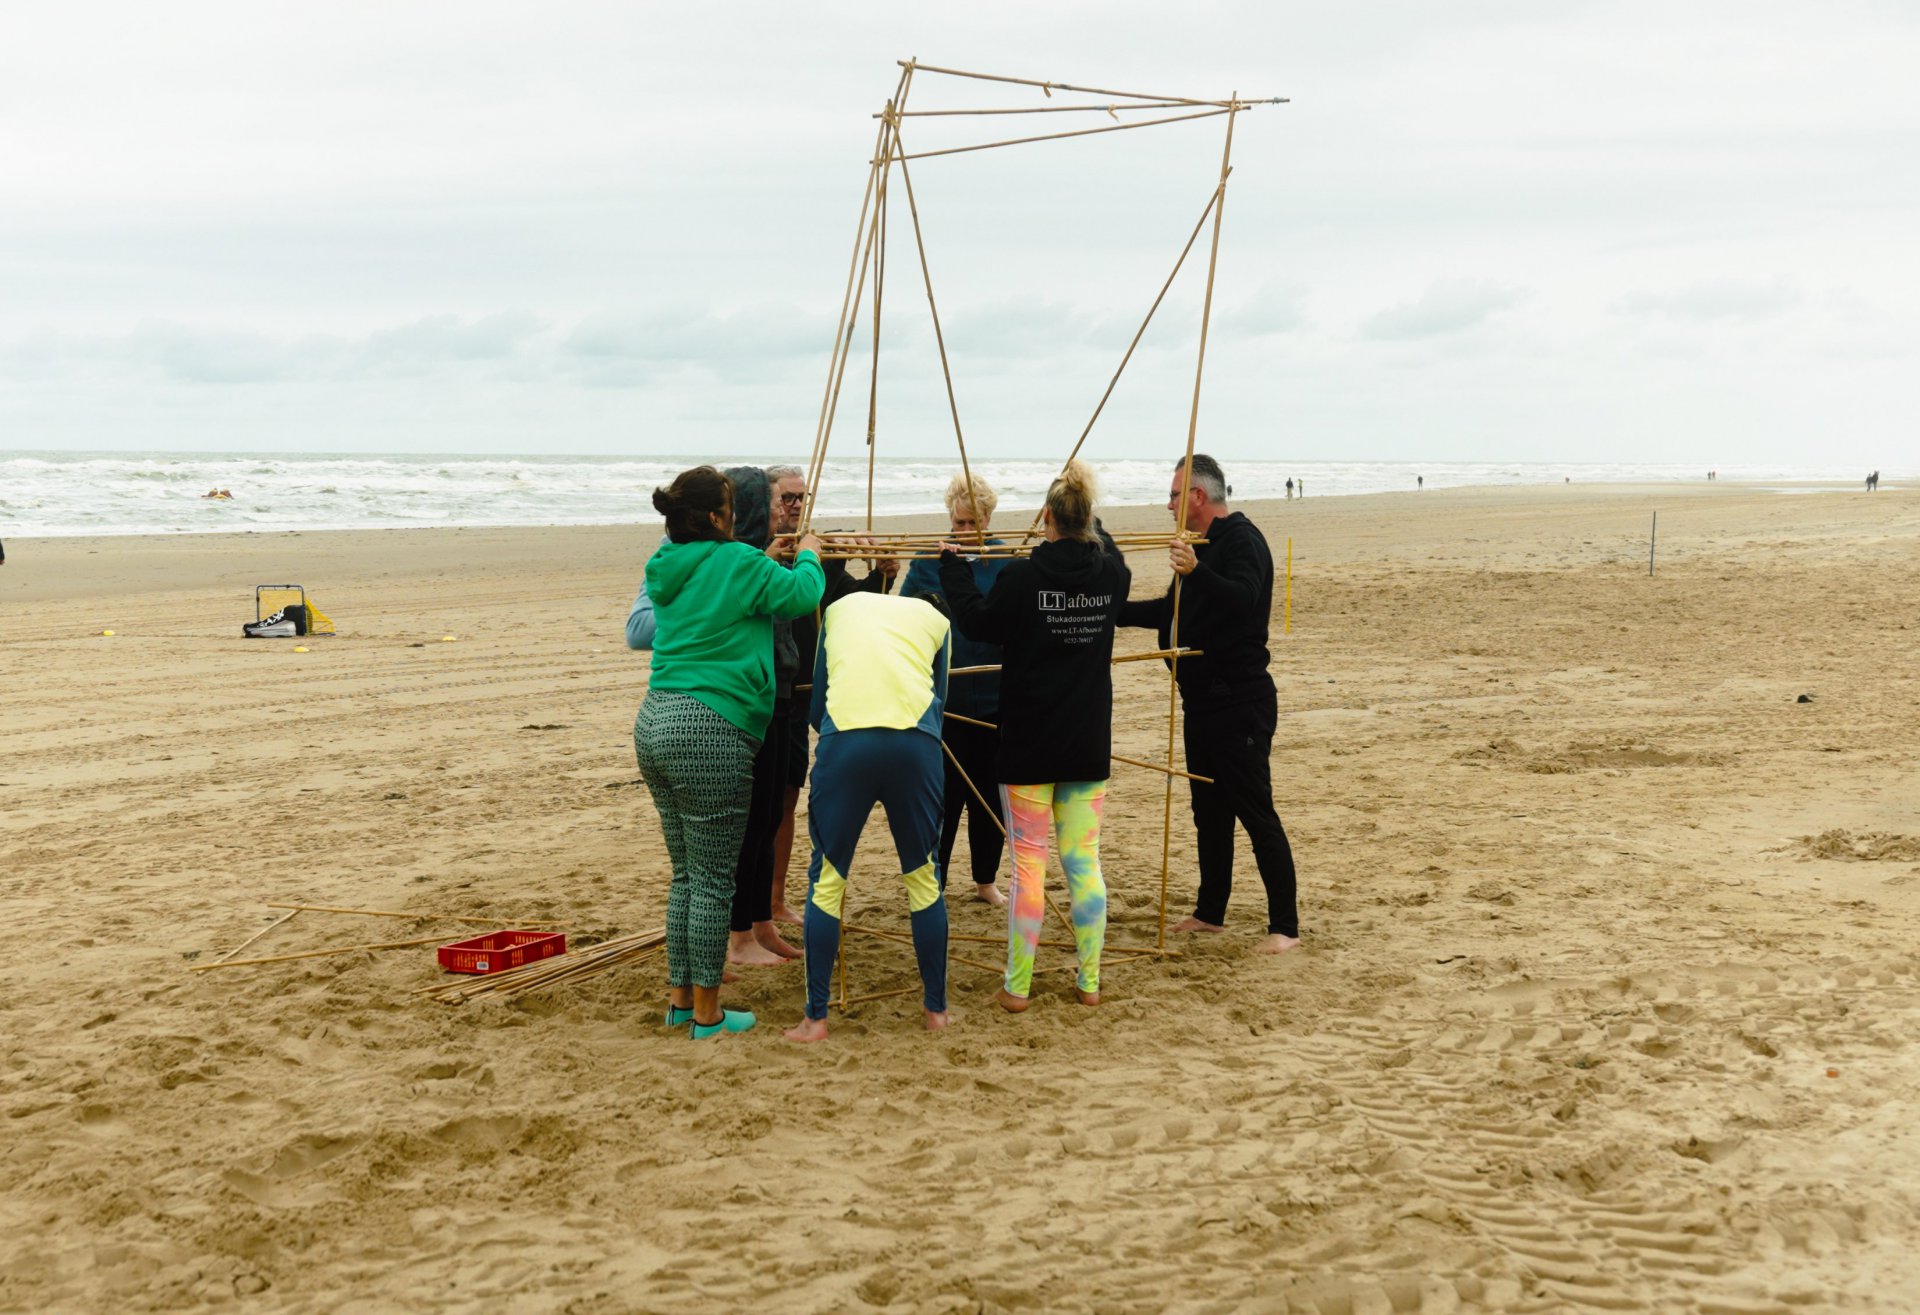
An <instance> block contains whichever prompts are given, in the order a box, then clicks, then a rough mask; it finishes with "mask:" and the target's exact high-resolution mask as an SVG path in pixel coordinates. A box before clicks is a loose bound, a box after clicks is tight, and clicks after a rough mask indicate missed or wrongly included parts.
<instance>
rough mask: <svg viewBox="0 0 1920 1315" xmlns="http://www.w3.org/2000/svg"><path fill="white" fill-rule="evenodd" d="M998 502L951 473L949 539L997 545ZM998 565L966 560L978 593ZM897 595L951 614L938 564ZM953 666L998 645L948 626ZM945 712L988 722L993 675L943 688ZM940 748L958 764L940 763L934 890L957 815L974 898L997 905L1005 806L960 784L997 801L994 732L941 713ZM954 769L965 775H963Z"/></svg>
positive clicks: (926, 566) (993, 702)
mask: <svg viewBox="0 0 1920 1315" xmlns="http://www.w3.org/2000/svg"><path fill="white" fill-rule="evenodd" d="M999 502H1000V499H999V497H998V495H996V494H995V493H994V491H993V486H992V485H991V484H989V483H987V481H985V480H984V479H981V478H980V477H979V476H978V475H975V476H974V477H973V480H972V482H971V484H969V482H968V480H967V477H966V475H965V473H964V472H960V473H956V474H955V475H954V477H953V479H952V480H951V481H950V482H949V483H948V484H947V493H946V503H947V521H948V524H949V526H950V528H951V529H952V531H953V538H954V541H955V542H957V543H959V544H960V545H961V546H962V547H977V546H978V545H979V543H980V541H981V539H982V537H985V539H986V542H988V543H990V544H997V543H1000V542H1002V541H1001V540H999V539H996V538H994V537H992V535H991V534H990V533H989V526H990V525H991V523H992V521H993V509H994V508H995V507H996V506H998V505H999ZM1006 566H1007V559H1006V558H1004V557H1002V558H986V557H982V558H980V559H979V560H977V561H974V562H972V563H969V568H970V574H971V575H972V577H973V586H974V588H975V589H976V590H977V591H978V592H980V593H981V594H988V593H991V592H992V591H993V586H994V582H995V581H997V580H998V579H999V578H1000V572H1001V571H1003V570H1005V569H1006ZM900 596H901V597H902V598H924V599H926V600H928V601H929V602H931V603H933V605H934V606H936V607H938V608H939V609H940V610H941V611H943V612H948V613H949V614H951V609H950V608H949V607H948V605H947V601H946V590H945V589H944V588H943V587H942V586H941V583H940V564H939V563H938V562H934V561H924V560H923V561H917V562H915V563H914V564H913V565H912V566H911V567H910V568H909V569H908V571H907V579H906V583H905V584H903V585H901V586H900ZM953 665H954V666H956V667H997V666H999V665H1000V646H999V645H998V644H990V643H985V642H982V641H978V640H973V639H968V638H966V637H965V636H964V635H962V634H960V633H959V632H958V631H957V630H956V631H955V633H954V636H953ZM947 710H948V711H949V712H954V713H957V714H959V715H960V716H962V717H970V718H972V719H973V720H974V721H993V720H994V719H995V718H997V717H998V716H999V715H1000V673H999V672H997V671H982V672H978V673H976V674H974V675H969V676H957V677H955V678H954V680H953V682H952V684H951V685H950V686H949V687H948V689H947ZM946 745H947V748H949V749H951V750H952V751H953V757H954V759H956V760H958V762H959V767H958V768H956V767H955V766H954V763H953V761H948V762H947V763H946V764H945V771H946V780H945V784H944V786H943V790H942V794H943V798H942V807H943V809H944V814H943V817H942V820H941V824H940V885H941V888H942V889H945V887H946V883H947V868H948V866H949V865H950V864H951V863H952V862H953V847H954V842H955V841H956V840H958V839H959V836H960V819H961V818H962V817H965V818H966V819H967V856H968V859H969V866H970V867H971V869H972V872H973V893H974V898H976V899H980V900H984V901H986V902H987V903H988V904H994V905H999V904H1005V903H1006V902H1007V901H1006V898H1005V897H1004V896H1002V895H1001V894H1000V888H999V886H998V885H996V884H995V882H996V880H997V879H998V877H999V875H1000V855H1001V852H1002V851H1003V850H1004V849H1005V838H1004V836H1003V835H1002V833H1001V826H1002V825H1003V824H1004V822H1005V821H1006V816H1005V810H1004V809H1003V808H1000V807H997V806H996V807H995V808H994V809H993V810H992V811H989V810H988V808H987V806H986V805H985V804H982V803H981V802H980V800H979V799H976V798H975V797H974V793H973V791H972V790H969V789H968V788H967V780H968V779H971V780H972V781H973V783H974V785H975V786H977V787H978V788H979V790H980V793H981V795H983V796H984V797H985V798H987V799H988V800H991V801H994V802H995V803H996V805H997V803H998V800H999V798H1000V769H999V766H998V762H997V760H998V757H999V753H1000V732H999V731H996V730H993V729H990V728H989V727H986V726H975V725H972V724H971V723H969V722H964V721H956V720H954V719H952V718H948V719H947V722H946ZM962 771H964V772H965V773H966V777H964V778H963V777H962V776H961V772H962Z"/></svg>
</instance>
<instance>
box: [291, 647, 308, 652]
mask: <svg viewBox="0 0 1920 1315" xmlns="http://www.w3.org/2000/svg"><path fill="white" fill-rule="evenodd" d="M293 651H294V652H296V653H304V652H306V651H307V650H306V649H304V648H296V649H294V650H293Z"/></svg>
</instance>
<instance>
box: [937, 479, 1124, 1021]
mask: <svg viewBox="0 0 1920 1315" xmlns="http://www.w3.org/2000/svg"><path fill="white" fill-rule="evenodd" d="M1094 498H1095V487H1094V479H1093V472H1092V471H1091V470H1089V469H1088V468H1087V467H1086V466H1085V465H1084V464H1082V463H1081V462H1078V461H1072V462H1069V463H1068V464H1067V468H1066V470H1065V471H1063V472H1062V473H1061V475H1060V478H1058V479H1056V480H1054V481H1053V483H1052V485H1051V486H1049V487H1048V489H1047V501H1046V507H1045V509H1044V511H1043V512H1042V521H1043V525H1044V528H1045V533H1046V538H1045V541H1044V542H1042V543H1040V544H1037V545H1036V546H1035V547H1034V550H1033V554H1032V555H1031V556H1030V557H1028V558H1026V559H1025V560H1018V561H1014V562H1011V563H1009V564H1008V566H1007V568H1006V569H1005V570H1004V571H1002V572H1001V573H1000V577H999V579H998V580H996V581H995V582H994V585H993V589H992V592H991V593H989V594H987V595H986V596H985V597H982V596H981V593H980V591H979V589H977V588H976V587H975V586H974V582H973V575H972V572H971V571H970V570H969V569H968V564H967V562H966V560H965V559H964V558H963V556H962V554H963V553H964V552H965V551H966V547H965V545H963V544H952V543H948V544H942V545H941V549H942V551H941V554H940V583H941V585H942V586H943V587H944V588H945V590H946V597H947V603H948V605H949V607H951V608H952V610H953V620H954V625H955V626H956V627H958V628H959V630H960V632H961V633H962V634H964V635H966V636H967V637H968V638H969V639H975V640H982V641H985V642H988V643H995V644H1000V645H1002V646H1003V648H1004V650H1005V658H1004V661H1003V663H1002V667H1001V672H1000V718H999V724H1000V752H999V755H998V758H997V765H998V767H999V772H1000V780H1001V781H1002V782H1004V784H1003V785H1002V786H1001V791H1000V795H1001V800H1002V803H1003V805H1004V807H1005V810H1006V817H1007V822H1008V828H1007V829H1008V832H1009V834H1010V838H1011V839H1012V841H1013V868H1014V876H1013V898H1012V901H1011V903H1010V904H1009V906H1008V910H1007V972H1006V979H1005V982H1004V984H1003V985H1002V986H1001V988H1000V994H999V1000H1000V1004H1001V1007H1002V1008H1004V1009H1006V1010H1007V1011H1008V1012H1010V1013H1016V1014H1017V1013H1020V1012H1022V1011H1024V1010H1025V1009H1026V1008H1027V996H1028V993H1029V991H1030V990H1031V987H1032V982H1033V956H1034V950H1035V947H1036V946H1037V945H1038V943H1039V939H1040V924H1041V922H1042V921H1043V920H1044V918H1045V916H1046V907H1047V906H1046V894H1045V888H1044V882H1045V879H1046V867H1047V832H1048V830H1049V828H1051V829H1052V831H1053V833H1054V835H1055V837H1056V838H1057V840H1058V842H1059V846H1060V866H1061V868H1062V869H1063V870H1064V871H1065V873H1066V877H1067V895H1068V898H1069V901H1070V902H1071V905H1072V920H1073V940H1074V949H1075V952H1076V954H1077V956H1078V958H1079V961H1080V974H1079V978H1078V981H1077V982H1076V986H1077V989H1078V994H1079V997H1080V1003H1082V1004H1085V1005H1097V1004H1099V1003H1100V951H1101V947H1102V946H1103V945H1104V944H1105V941H1106V930H1107V888H1106V884H1105V882H1104V881H1103V880H1102V879H1101V876H1100V814H1101V810H1102V809H1103V807H1104V806H1105V803H1106V795H1107V776H1108V773H1109V771H1110V769H1111V762H1110V756H1111V752H1112V733H1113V666H1112V661H1113V628H1114V623H1115V621H1116V620H1117V619H1118V617H1119V614H1120V606H1121V604H1123V603H1124V602H1126V598H1127V584H1128V579H1129V576H1128V572H1127V568H1126V567H1125V566H1123V565H1122V564H1121V562H1120V559H1119V558H1118V556H1116V555H1114V554H1112V553H1109V552H1107V551H1105V550H1104V549H1103V548H1102V547H1101V544H1100V541H1099V539H1098V538H1097V537H1096V533H1095V528H1094V516H1093V506H1094Z"/></svg>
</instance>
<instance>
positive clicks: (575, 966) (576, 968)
mask: <svg viewBox="0 0 1920 1315" xmlns="http://www.w3.org/2000/svg"><path fill="white" fill-rule="evenodd" d="M666 944H667V931H666V928H664V927H662V928H658V929H656V930H654V931H643V932H635V933H634V934H633V935H631V936H616V937H614V938H613V939H612V940H606V941H601V942H600V943H599V944H598V945H590V946H588V947H587V948H586V949H584V950H569V951H568V952H567V953H565V954H560V955H555V956H554V957H553V958H551V959H541V960H540V961H538V962H537V963H530V964H527V965H526V966H525V967H522V968H510V969H508V970H507V971H506V972H503V973H492V974H490V975H488V976H485V977H467V978H462V979H460V980H458V981H452V982H435V983H434V984H433V985H432V986H424V987H421V988H420V989H419V990H417V991H415V992H414V994H415V995H422V996H426V997H427V998H428V999H430V1000H438V1001H440V1003H442V1004H450V1005H457V1004H465V1003H466V1002H467V1001H469V1000H476V999H479V998H480V997H481V996H499V997H501V998H502V999H508V998H511V997H513V996H516V995H524V994H525V993H527V992H528V991H541V990H545V989H546V988H548V987H550V986H559V985H561V984H562V983H566V982H578V981H584V980H585V979H586V978H589V977H597V976H599V975H600V974H601V973H603V972H606V971H607V970H608V969H609V968H617V967H619V966H620V965H622V964H628V963H639V962H640V961H641V960H643V959H650V958H652V957H653V956H654V955H656V954H658V953H659V952H660V951H661V950H663V949H665V948H666Z"/></svg>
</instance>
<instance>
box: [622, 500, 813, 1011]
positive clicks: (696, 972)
mask: <svg viewBox="0 0 1920 1315" xmlns="http://www.w3.org/2000/svg"><path fill="white" fill-rule="evenodd" d="M653 506H654V510H656V511H658V512H659V513H660V514H661V515H662V516H664V517H666V522H667V537H666V539H665V540H664V541H662V543H661V544H660V547H659V548H658V550H656V551H655V552H654V554H653V556H652V557H651V558H650V559H648V561H647V588H646V592H647V596H648V597H649V598H651V599H652V601H653V612H654V621H655V624H656V626H657V630H656V632H655V634H654V638H653V672H652V675H651V677H650V679H649V680H648V683H647V696H646V699H645V700H644V701H643V702H642V703H641V704H640V713H639V715H638V716H637V717H636V718H635V719H634V723H633V748H634V756H635V757H636V758H637V759H638V760H639V764H640V775H641V776H642V777H643V778H645V780H646V782H647V789H648V790H649V791H651V792H652V794H653V803H654V807H655V808H656V809H658V810H659V813H660V830H661V834H662V835H663V836H664V837H665V840H666V846H667V854H668V856H669V858H670V859H671V860H672V863H673V884H672V886H671V887H670V888H669V891H668V894H667V985H668V988H669V1007H668V1009H667V1024H668V1026H681V1025H684V1024H687V1023H691V1024H692V1025H693V1035H694V1037H695V1038H702V1037H710V1036H718V1035H720V1034H721V1033H723V1032H744V1031H746V1030H747V1029H748V1028H750V1027H752V1026H753V1024H754V1017H753V1014H752V1013H751V1012H749V1011H747V1010H744V1009H722V1008H721V1007H720V979H721V975H722V973H723V972H724V971H725V969H726V961H727V926H728V921H729V917H730V914H731V910H732V906H733V890H734V866H735V863H736V861H737V860H738V858H739V855H740V842H741V839H742V837H743V835H744V834H745V831H746V824H747V808H748V803H749V801H750V800H751V799H752V797H753V760H754V756H755V754H756V753H758V751H759V748H760V741H761V740H762V739H763V738H764V737H765V736H766V733H767V723H768V720H769V718H771V717H772V715H773V701H774V670H773V658H774V649H773V618H774V617H792V616H800V615H803V614H805V613H807V612H811V611H812V610H813V609H814V608H815V607H816V606H818V605H819V602H820V596H821V593H822V592H823V591H824V589H825V586H826V577H825V575H824V573H823V572H822V570H821V566H820V540H819V539H817V538H815V537H814V536H813V535H811V534H807V535H802V536H801V537H800V542H799V545H798V548H799V554H798V556H797V558H796V559H795V561H794V564H793V569H792V570H788V569H786V568H785V567H784V566H782V565H781V561H780V559H781V558H782V557H784V556H785V555H786V554H787V553H788V552H790V551H791V550H792V548H793V546H794V545H793V541H792V540H791V539H786V538H781V539H776V540H774V541H773V542H772V543H770V544H769V545H768V546H767V549H766V551H765V552H761V551H758V550H756V549H754V548H751V547H749V546H747V545H746V544H744V543H738V542H736V541H735V540H734V537H733V482H732V481H731V480H729V479H728V478H727V477H726V476H725V475H723V474H722V473H720V472H719V471H718V470H715V469H714V468H713V467H712V466H696V467H695V468H694V469H692V470H688V471H683V472H682V473H681V474H680V475H679V476H678V477H677V478H675V480H674V481H673V483H671V484H669V485H667V486H666V487H665V488H659V489H655V490H654V491H653Z"/></svg>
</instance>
